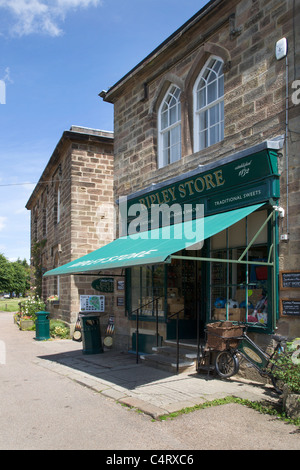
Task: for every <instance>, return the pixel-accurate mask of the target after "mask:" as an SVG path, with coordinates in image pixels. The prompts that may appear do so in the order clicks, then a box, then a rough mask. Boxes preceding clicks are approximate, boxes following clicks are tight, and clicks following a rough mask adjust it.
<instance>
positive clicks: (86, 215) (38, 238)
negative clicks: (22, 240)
mask: <svg viewBox="0 0 300 470" xmlns="http://www.w3.org/2000/svg"><path fill="white" fill-rule="evenodd" d="M112 203H113V133H111V132H106V131H100V130H96V129H88V128H85V127H78V126H72V127H71V128H70V130H68V131H65V132H64V133H63V135H62V137H61V138H60V140H59V142H58V144H57V145H56V148H55V150H54V152H53V154H52V156H51V158H50V160H49V162H48V164H47V166H46V168H45V170H44V172H43V173H42V175H41V177H40V180H39V182H38V184H37V185H36V187H35V189H34V191H33V193H32V194H31V196H30V198H29V200H28V202H27V204H26V208H27V209H28V210H30V211H31V257H32V258H31V259H32V264H33V265H34V267H35V268H37V270H38V272H39V273H40V274H42V273H44V272H46V271H48V270H49V269H52V268H55V267H57V266H60V265H63V264H65V263H67V262H69V261H71V260H73V259H76V258H78V257H80V256H83V255H85V254H87V253H89V252H91V251H93V250H95V249H97V248H99V247H100V246H103V245H105V244H106V243H108V242H110V241H112V240H113V239H114V232H113V223H112V221H111V218H110V215H109V210H108V208H109V207H110V205H111V204H112ZM93 279H94V278H91V277H87V276H84V277H78V276H61V277H58V276H55V277H51V278H43V280H42V279H41V282H42V287H41V289H42V297H43V299H44V300H47V299H48V298H49V297H54V298H55V300H54V301H51V302H49V301H48V302H47V308H49V310H50V311H51V314H52V315H53V316H54V317H56V318H60V319H62V320H63V321H65V322H67V323H70V324H72V325H74V323H75V322H76V320H77V318H78V312H79V311H80V304H79V300H80V295H92V294H97V292H96V291H95V290H94V289H92V288H91V282H92V281H93ZM98 293H99V292H98ZM110 302H112V300H111V299H107V302H106V309H108V308H109V307H110Z"/></svg>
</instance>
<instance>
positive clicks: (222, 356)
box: [215, 324, 287, 394]
mask: <svg viewBox="0 0 300 470" xmlns="http://www.w3.org/2000/svg"><path fill="white" fill-rule="evenodd" d="M239 326H241V327H242V328H244V331H243V333H242V335H240V336H236V337H230V338H222V340H223V341H225V342H226V349H225V350H224V351H220V352H219V353H218V354H217V356H216V360H215V370H216V371H217V373H218V375H219V376H220V377H221V378H229V377H232V376H233V375H235V374H237V373H238V371H239V365H240V363H239V358H238V355H240V356H242V357H243V358H244V359H245V360H246V361H247V362H249V363H250V364H252V365H253V366H254V368H255V369H256V370H257V371H258V372H259V374H260V375H261V376H262V377H268V378H270V379H271V382H272V385H273V387H274V389H275V391H276V392H277V393H278V394H281V393H282V388H283V382H282V381H281V380H280V379H278V378H277V377H276V375H275V374H274V372H275V369H279V366H278V365H276V362H277V360H278V358H279V356H280V355H282V354H285V353H286V352H285V351H286V341H287V338H286V337H284V336H279V335H272V339H274V340H275V341H276V342H277V345H276V347H275V349H274V352H273V353H272V354H268V353H267V352H266V351H263V350H262V349H261V348H260V347H259V346H258V345H257V344H256V343H254V341H252V339H251V338H249V336H248V335H247V329H248V327H246V326H245V325H244V324H243V325H241V324H239ZM232 339H234V340H237V346H235V347H232V346H230V342H231V340H232Z"/></svg>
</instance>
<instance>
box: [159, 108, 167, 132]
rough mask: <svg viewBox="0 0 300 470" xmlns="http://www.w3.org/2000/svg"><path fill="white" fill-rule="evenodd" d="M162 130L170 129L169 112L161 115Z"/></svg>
mask: <svg viewBox="0 0 300 470" xmlns="http://www.w3.org/2000/svg"><path fill="white" fill-rule="evenodd" d="M160 125H161V129H165V128H166V127H168V110H166V111H164V112H162V113H161V124H160Z"/></svg>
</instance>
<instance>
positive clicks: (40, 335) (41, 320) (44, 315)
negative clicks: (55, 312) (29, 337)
mask: <svg viewBox="0 0 300 470" xmlns="http://www.w3.org/2000/svg"><path fill="white" fill-rule="evenodd" d="M49 315H50V312H44V311H41V312H36V320H35V339H36V340H38V341H43V340H46V339H50V320H49Z"/></svg>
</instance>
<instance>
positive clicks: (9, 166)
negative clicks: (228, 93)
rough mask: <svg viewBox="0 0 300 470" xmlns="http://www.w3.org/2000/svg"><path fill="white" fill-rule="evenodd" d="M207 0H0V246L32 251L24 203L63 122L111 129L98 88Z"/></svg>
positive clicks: (8, 251) (14, 253)
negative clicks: (3, 89)
mask: <svg viewBox="0 0 300 470" xmlns="http://www.w3.org/2000/svg"><path fill="white" fill-rule="evenodd" d="M205 3H207V0H0V85H1V83H2V85H3V83H5V94H3V91H2V93H1V89H0V103H1V104H0V253H2V254H4V256H6V257H7V258H8V259H10V260H15V259H17V258H21V259H24V258H26V259H27V260H28V261H29V259H30V214H29V211H27V210H26V209H25V205H26V202H27V201H28V199H29V196H30V194H31V192H32V190H33V188H34V186H35V184H29V183H36V182H37V181H38V180H39V177H40V175H41V173H42V172H43V170H44V168H45V166H46V164H47V162H48V160H49V158H50V157H51V154H52V152H53V150H54V148H55V146H56V144H57V142H58V140H59V139H60V137H61V135H62V133H63V132H64V130H67V129H69V128H70V127H71V125H81V126H85V127H91V128H97V129H103V130H109V131H113V106H112V105H111V104H109V103H105V102H103V101H102V99H101V98H99V97H98V93H99V92H100V91H101V90H107V89H108V88H109V87H110V86H112V85H114V84H115V83H116V82H117V81H118V80H119V79H120V78H122V77H123V76H124V75H125V74H126V73H127V72H129V71H130V70H131V69H132V68H133V67H134V66H135V65H136V64H137V63H138V62H140V61H141V60H142V59H143V58H144V57H146V56H147V55H148V54H149V53H150V52H151V51H152V50H154V49H155V48H156V47H157V46H158V45H159V44H160V43H161V42H162V41H164V40H165V39H166V38H167V37H168V36H170V35H171V34H172V33H173V32H174V31H175V30H176V29H177V28H179V27H180V26H181V25H182V24H183V23H185V21H187V20H188V19H189V18H191V17H192V16H193V15H194V14H195V13H196V12H197V11H198V10H200V9H201V8H202V7H203V5H205Z"/></svg>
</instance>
